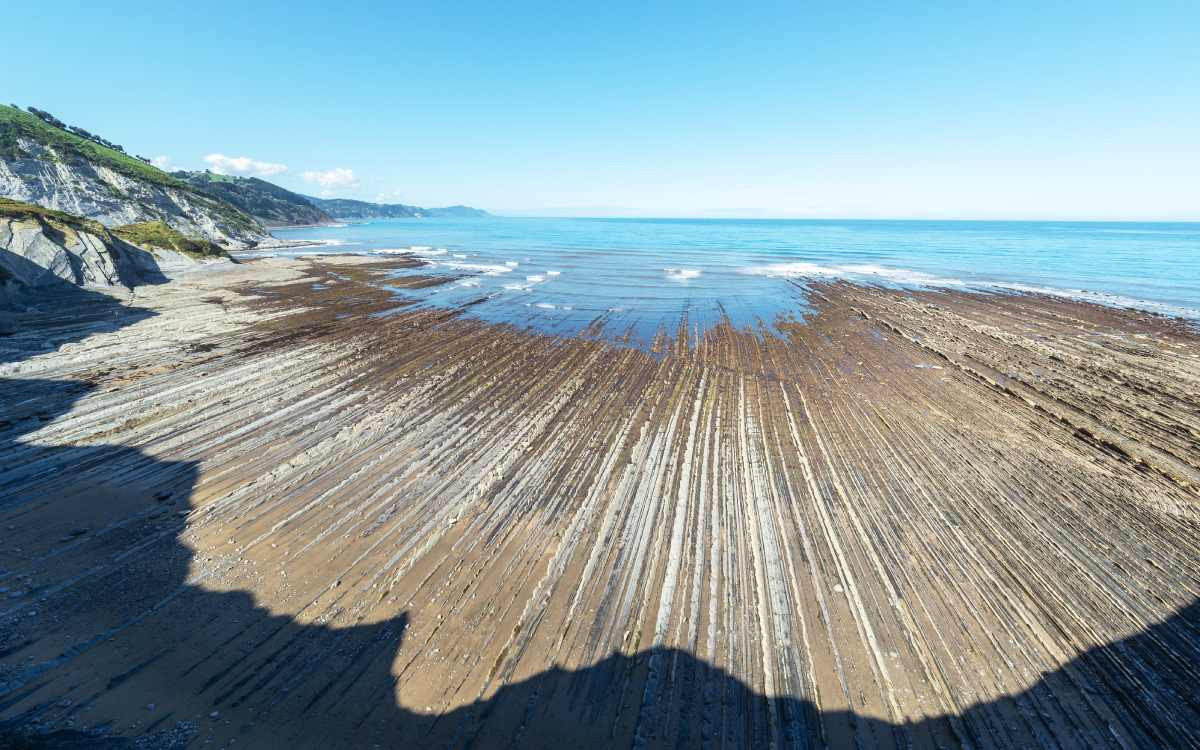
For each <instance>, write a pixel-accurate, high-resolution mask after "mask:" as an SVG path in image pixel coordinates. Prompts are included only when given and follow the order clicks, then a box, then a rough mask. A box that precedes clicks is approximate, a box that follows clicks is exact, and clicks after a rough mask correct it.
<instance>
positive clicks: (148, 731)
mask: <svg viewBox="0 0 1200 750" xmlns="http://www.w3.org/2000/svg"><path fill="white" fill-rule="evenodd" d="M88 304H89V305H91V306H93V309H92V310H91V312H90V313H88V314H89V315H92V317H94V318H95V319H97V320H101V321H105V320H108V318H107V317H106V315H108V316H111V314H112V312H113V311H112V310H107V311H106V310H105V309H103V308H104V303H103V301H101V300H95V299H91V300H88ZM114 304H115V303H114ZM143 313H144V311H142V312H138V311H135V310H131V309H130V308H128V307H125V308H124V311H123V312H120V315H124V316H126V317H124V318H120V317H119V318H118V319H117V320H118V322H119V323H120V324H124V323H126V322H129V321H132V320H136V319H140V318H139V316H142V317H144V314H143ZM85 322H86V321H85ZM56 335H58V334H56ZM62 335H65V336H66V337H67V338H70V336H71V334H70V333H66V332H63V333H62ZM0 341H2V339H0ZM88 390H89V386H88V385H87V384H85V383H80V382H73V381H45V380H15V379H7V380H3V381H0V530H2V531H0V534H2V536H3V543H0V586H2V587H3V590H4V591H5V592H6V593H3V594H0V747H28V748H42V747H73V748H133V747H181V746H195V747H202V746H204V742H205V737H206V736H210V732H212V731H213V727H212V725H213V724H217V723H218V722H221V721H224V720H225V719H224V717H225V716H236V717H238V718H237V719H236V721H239V722H241V724H240V725H233V726H228V725H225V724H222V725H221V727H222V730H223V731H224V732H225V736H229V735H231V734H232V735H233V736H235V737H236V736H245V738H246V739H244V740H242V741H241V743H240V744H239V745H238V746H251V747H261V746H292V747H297V746H301V747H331V748H332V747H367V748H370V747H548V748H572V747H574V748H598V747H614V746H615V747H629V746H638V747H642V746H647V747H677V748H691V747H770V746H776V747H826V746H831V747H925V746H958V745H964V746H977V747H1036V746H1064V747H1108V746H1121V745H1124V746H1126V747H1194V746H1197V744H1198V743H1200V688H1198V685H1197V682H1196V681H1195V677H1196V670H1197V665H1198V664H1200V635H1198V633H1200V604H1198V603H1195V602H1193V603H1192V604H1191V605H1189V606H1187V607H1185V608H1183V609H1181V610H1179V611H1178V612H1176V613H1175V614H1174V615H1173V616H1171V617H1170V618H1169V619H1167V620H1166V621H1164V622H1162V623H1160V624H1156V625H1153V626H1151V627H1149V628H1148V629H1146V630H1145V631H1144V632H1141V633H1138V634H1136V635H1134V636H1132V637H1129V638H1126V639H1124V640H1120V641H1117V642H1114V643H1111V644H1109V645H1106V646H1104V647H1102V648H1096V649H1093V650H1090V651H1087V652H1085V653H1083V654H1081V655H1079V656H1078V657H1076V658H1075V659H1073V660H1072V661H1071V662H1070V663H1068V664H1066V665H1065V666H1063V667H1062V668H1061V669H1059V670H1056V671H1054V672H1051V673H1046V674H1045V675H1044V676H1043V677H1042V679H1041V680H1040V681H1038V682H1037V683H1036V684H1034V685H1033V686H1032V687H1030V688H1029V689H1028V690H1027V691H1025V692H1023V693H1021V694H1019V695H1014V696H1011V697H1004V698H1001V699H998V700H996V701H992V702H989V703H984V704H979V705H975V706H971V707H970V708H968V709H966V710H965V711H963V712H962V713H961V714H960V715H957V716H940V717H936V718H929V719H926V720H923V721H920V722H915V723H908V724H892V723H889V722H886V721H881V720H878V719H873V718H867V717H863V716H858V715H856V714H854V713H853V712H843V711H826V712H821V711H818V710H817V709H815V708H814V706H813V705H812V704H811V703H810V702H807V701H804V700H798V699H793V698H787V697H784V698H770V697H764V696H761V695H758V694H756V693H755V692H754V691H753V690H752V689H750V688H749V687H747V686H746V685H745V684H744V683H743V682H741V681H740V680H738V679H737V678H735V677H734V676H732V675H730V674H728V673H726V672H724V671H722V670H720V669H718V668H716V667H713V666H711V665H709V664H707V663H705V662H703V661H701V660H698V659H696V658H694V657H693V656H691V655H690V654H688V653H687V652H685V651H679V650H673V649H659V650H652V651H647V652H642V653H639V654H636V655H633V656H625V655H619V654H614V655H612V656H610V657H608V658H606V659H604V660H602V661H600V662H599V663H597V664H595V665H594V666H591V667H588V668H586V669H581V670H578V671H570V670H563V669H553V670H550V671H547V672H544V673H541V674H538V675H536V676H534V677H532V678H530V679H527V680H525V681H522V682H517V683H514V684H509V685H507V686H505V687H504V688H502V689H501V690H500V691H499V692H498V693H496V694H495V695H494V696H493V697H491V698H490V699H487V700H481V701H479V702H476V703H473V704H471V705H466V706H463V707H460V708H458V709H455V710H453V711H452V712H449V713H446V714H442V715H427V714H423V713H416V712H412V711H409V710H406V709H404V708H402V707H400V706H399V705H398V703H397V694H398V693H399V695H400V700H401V701H403V695H404V685H403V684H400V685H398V684H397V681H396V679H395V677H394V676H393V673H392V668H393V662H394V660H395V657H396V654H397V653H398V652H400V653H401V654H403V640H404V634H405V629H406V626H407V624H408V622H407V619H406V615H404V614H401V615H399V616H397V617H395V618H394V619H392V620H389V621H386V622H380V623H376V624H371V625H362V626H356V627H348V628H339V629H331V628H327V627H323V626H321V625H311V624H300V623H297V622H296V621H294V620H293V619H292V618H289V617H284V616H278V615H273V614H271V613H269V612H268V611H266V610H264V609H262V608H259V607H256V606H255V603H254V600H253V599H252V597H251V596H250V595H249V594H246V593H214V592H211V591H207V590H205V589H204V588H203V587H202V586H199V585H195V583H194V582H189V580H188V575H189V563H190V561H191V557H192V551H191V550H190V549H189V548H188V547H187V546H185V545H184V544H183V543H181V542H180V540H179V534H180V533H181V532H182V530H183V527H184V523H185V520H184V515H183V514H184V513H186V511H187V509H188V507H189V499H190V492H191V489H192V487H193V486H194V483H195V480H196V467H195V466H194V465H192V464H190V463H186V462H164V461H160V460H156V459H154V458H152V457H149V456H147V455H145V454H144V453H142V452H140V451H137V450H131V449H128V448H124V447H120V446H105V445H100V446H88V447H45V446H39V445H36V444H35V442H34V441H31V440H28V439H22V438H23V436H27V434H28V433H29V432H31V431H33V430H36V429H37V428H38V427H39V426H40V425H41V424H43V423H44V422H47V421H48V420H51V419H54V418H56V417H58V416H61V415H64V414H66V413H67V412H69V411H70V410H71V408H72V406H73V405H74V404H75V403H76V402H77V401H78V399H80V397H81V396H83V395H84V394H86V393H87V391H88ZM101 476H102V477H104V482H103V483H101V482H99V481H96V480H94V479H91V478H90V477H101ZM214 711H215V712H217V714H218V715H219V716H220V717H221V718H219V719H218V718H214V717H213V715H212V712H214ZM102 716H126V717H127V716H141V717H144V718H141V719H139V722H140V724H139V726H138V728H137V730H136V731H137V732H138V736H136V737H133V738H129V737H123V736H117V735H115V734H113V733H112V732H110V731H109V727H108V726H106V725H105V724H104V723H103V722H102V721H96V719H95V717H102ZM210 719H211V721H210ZM129 723H130V722H129V721H125V722H123V724H124V728H125V731H128V726H129Z"/></svg>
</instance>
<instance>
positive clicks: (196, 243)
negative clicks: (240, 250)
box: [112, 221, 229, 259]
mask: <svg viewBox="0 0 1200 750" xmlns="http://www.w3.org/2000/svg"><path fill="white" fill-rule="evenodd" d="M112 232H113V234H115V235H116V236H118V237H120V238H121V239H123V240H125V241H126V242H128V243H130V244H133V245H137V246H138V247H141V248H143V249H146V250H151V251H153V250H174V251H176V252H179V253H183V254H184V255H188V256H191V257H193V258H212V259H216V258H228V257H229V253H228V252H226V251H225V249H224V248H222V247H221V246H220V245H218V244H217V243H215V242H210V241H209V240H205V239H197V238H192V237H184V236H183V235H182V234H180V233H179V232H178V231H177V230H175V229H173V228H172V227H170V226H169V225H167V224H166V223H164V222H161V221H142V222H138V223H136V224H126V225H124V226H120V227H116V228H115V229H113V230H112Z"/></svg>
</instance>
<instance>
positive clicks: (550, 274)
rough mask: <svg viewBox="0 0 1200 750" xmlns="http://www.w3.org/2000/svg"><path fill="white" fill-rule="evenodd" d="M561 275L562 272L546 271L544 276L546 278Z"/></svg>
mask: <svg viewBox="0 0 1200 750" xmlns="http://www.w3.org/2000/svg"><path fill="white" fill-rule="evenodd" d="M561 273H562V271H547V272H546V275H547V276H558V275H559V274H561Z"/></svg>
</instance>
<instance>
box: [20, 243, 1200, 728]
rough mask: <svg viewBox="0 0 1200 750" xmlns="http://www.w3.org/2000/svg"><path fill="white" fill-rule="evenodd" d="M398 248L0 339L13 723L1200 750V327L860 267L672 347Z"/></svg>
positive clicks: (278, 262) (238, 270) (89, 299)
mask: <svg viewBox="0 0 1200 750" xmlns="http://www.w3.org/2000/svg"><path fill="white" fill-rule="evenodd" d="M405 263H412V261H404V260H396V261H390V262H388V263H380V262H378V261H372V260H369V259H365V258H354V257H349V256H346V257H340V258H334V257H330V258H324V259H316V260H286V259H266V260H259V261H255V262H252V263H246V264H242V265H240V266H237V267H235V268H234V269H232V270H229V271H227V272H222V273H211V274H198V275H195V276H191V277H186V278H184V279H182V280H179V281H176V282H173V283H171V284H166V285H163V286H160V287H144V288H140V289H139V290H138V292H137V294H136V295H135V296H134V297H133V298H132V300H115V299H113V298H110V297H108V296H105V295H100V294H97V293H86V294H81V295H80V296H81V298H80V299H78V300H74V301H73V302H72V307H71V308H70V309H71V310H72V311H74V312H71V313H65V312H54V310H55V309H58V310H63V309H66V308H65V307H63V306H61V305H60V306H57V307H55V306H51V305H46V306H45V307H46V311H35V312H31V313H25V314H23V315H22V316H21V320H20V321H19V322H20V324H21V326H22V329H21V332H19V333H18V334H16V335H14V336H8V337H2V338H0V405H2V407H0V738H3V737H6V736H7V737H9V738H10V739H11V738H12V737H15V736H17V735H18V734H25V735H29V734H37V735H38V736H39V737H41V739H40V740H38V742H41V743H44V744H45V746H55V743H58V744H62V743H66V742H78V741H84V740H86V741H94V740H95V739H96V738H97V737H101V738H103V743H106V744H101V745H99V746H103V747H126V746H128V747H172V746H178V747H183V746H190V747H222V746H231V743H233V742H234V741H236V744H232V746H235V747H254V748H258V747H267V748H271V747H286V748H297V747H366V748H370V747H433V746H439V747H440V746H452V747H457V746H473V747H508V746H513V747H608V746H620V747H625V746H633V745H636V746H650V747H659V746H671V747H766V746H775V747H824V746H829V747H848V746H854V745H855V743H857V745H858V746H860V747H935V746H941V747H947V746H949V747H959V746H961V747H1033V746H1061V747H1110V746H1111V747H1167V746H1169V747H1200V687H1198V686H1200V605H1198V604H1197V595H1198V594H1200V505H1198V502H1200V335H1197V333H1196V332H1195V331H1194V330H1192V329H1189V328H1188V327H1187V326H1186V325H1185V324H1183V323H1181V322H1178V321H1174V320H1169V319H1165V318H1161V317H1156V316H1153V315H1150V314H1146V313H1139V312H1133V311H1124V310H1116V309H1108V308H1103V307H1098V306H1095V305H1091V304H1086V303H1081V302H1074V301H1069V300H1064V299H1054V298H1049V297H1039V296H1033V295H978V294H965V293H954V292H934V291H926V292H906V291H900V290H890V289H882V288H870V287H862V286H854V285H850V284H841V283H831V284H822V285H817V286H814V287H811V294H810V297H809V303H810V305H811V306H812V312H811V314H810V315H809V316H808V317H807V318H806V319H804V320H799V319H797V320H794V321H785V322H782V323H780V324H779V325H778V333H775V332H772V331H771V330H769V329H766V328H764V329H763V330H759V331H746V330H736V329H734V328H732V327H730V326H728V325H718V326H716V327H713V328H710V329H708V330H699V329H697V328H694V327H688V326H687V325H686V324H685V325H684V326H682V327H681V328H680V330H674V331H663V332H662V335H661V336H660V337H659V339H658V340H657V342H656V345H655V347H654V349H653V350H652V351H645V350H642V349H638V348H635V347H625V346H620V345H619V344H614V343H613V342H612V340H611V339H609V338H607V337H606V336H602V335H600V331H599V330H591V331H587V332H585V334H584V335H583V336H580V337H577V338H570V339H567V338H555V337H550V336H545V335H539V334H537V333H535V332H531V331H523V330H518V329H516V328H514V327H511V326H501V325H489V324H484V323H482V322H478V321H473V320H471V319H470V318H469V317H467V316H464V315H462V314H460V312H459V311H452V310H436V309H415V308H407V307H405V306H404V305H403V304H402V303H400V302H398V301H397V300H396V299H395V298H393V297H392V295H390V294H388V293H387V292H386V291H384V290H383V289H381V287H380V283H381V279H382V276H381V273H382V272H383V271H384V270H386V269H387V268H389V267H396V266H398V265H403V264H405ZM389 283H392V284H426V283H439V282H438V280H437V279H433V278H428V277H421V276H415V277H407V278H405V279H401V280H393V281H391V282H389ZM610 333H611V332H610ZM46 347H50V348H46ZM124 738H130V739H129V742H128V743H126V742H125V739H124ZM139 738H140V739H139ZM134 740H137V742H140V743H141V744H135V743H134ZM34 746H37V745H34ZM82 746H88V745H82Z"/></svg>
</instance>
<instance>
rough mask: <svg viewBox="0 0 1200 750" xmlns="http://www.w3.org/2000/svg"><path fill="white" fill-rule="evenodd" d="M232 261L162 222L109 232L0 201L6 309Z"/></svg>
mask: <svg viewBox="0 0 1200 750" xmlns="http://www.w3.org/2000/svg"><path fill="white" fill-rule="evenodd" d="M220 260H224V261H228V260H229V256H228V255H227V254H226V253H225V251H223V250H222V249H221V248H219V247H217V246H216V245H214V244H213V243H209V242H204V241H199V240H188V239H186V238H184V237H183V236H182V235H180V234H179V233H178V232H175V231H174V230H172V229H171V228H170V227H168V226H167V225H166V224H163V223H161V222H148V223H143V224H132V225H127V226H124V227H118V228H116V229H112V230H110V229H108V228H106V227H105V226H104V225H103V224H100V223H99V222H96V221H91V220H89V219H83V218H80V217H78V216H71V215H70V214H66V213H63V212H61V211H51V210H49V209H44V208H42V207H40V206H34V205H32V204H28V203H19V202H16V201H10V200H6V199H3V198H0V303H4V302H6V301H13V300H15V299H17V298H21V297H25V296H28V295H30V294H36V293H37V292H38V290H42V289H49V288H54V287H62V286H63V285H75V286H98V287H109V286H124V287H133V286H136V285H138V284H145V283H156V282H159V281H164V280H166V279H167V278H168V277H169V276H170V275H172V274H173V273H175V272H178V271H181V270H185V269H191V268H195V267H196V266H197V265H198V264H199V263H203V262H211V261H220Z"/></svg>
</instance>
